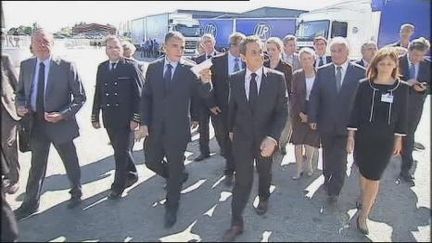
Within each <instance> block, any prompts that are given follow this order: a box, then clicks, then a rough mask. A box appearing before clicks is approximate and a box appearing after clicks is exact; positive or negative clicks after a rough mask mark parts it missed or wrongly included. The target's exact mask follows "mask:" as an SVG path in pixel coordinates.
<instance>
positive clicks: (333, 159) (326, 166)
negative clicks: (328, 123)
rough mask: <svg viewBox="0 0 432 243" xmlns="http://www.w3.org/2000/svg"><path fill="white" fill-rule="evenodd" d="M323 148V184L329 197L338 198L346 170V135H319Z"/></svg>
mask: <svg viewBox="0 0 432 243" xmlns="http://www.w3.org/2000/svg"><path fill="white" fill-rule="evenodd" d="M321 144H322V147H323V174H324V184H325V185H326V186H327V194H328V195H329V196H338V195H339V193H340V191H341V189H342V186H343V184H344V181H345V174H346V169H347V152H346V144H347V135H336V134H328V133H324V134H321Z"/></svg>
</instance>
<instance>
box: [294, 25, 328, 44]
mask: <svg viewBox="0 0 432 243" xmlns="http://www.w3.org/2000/svg"><path fill="white" fill-rule="evenodd" d="M329 24H330V21H329V20H318V21H307V22H300V24H299V27H298V30H297V40H299V41H312V40H313V39H314V37H316V36H320V35H322V36H324V37H325V38H327V37H328V31H329Z"/></svg>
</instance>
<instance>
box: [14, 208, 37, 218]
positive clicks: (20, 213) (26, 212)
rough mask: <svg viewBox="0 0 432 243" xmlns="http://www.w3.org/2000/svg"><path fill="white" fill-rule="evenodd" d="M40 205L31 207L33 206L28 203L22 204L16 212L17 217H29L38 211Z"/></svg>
mask: <svg viewBox="0 0 432 243" xmlns="http://www.w3.org/2000/svg"><path fill="white" fill-rule="evenodd" d="M38 208H39V207H38V206H36V207H31V206H26V205H21V206H20V207H19V208H17V209H16V210H15V211H14V213H15V218H16V219H17V220H21V219H24V218H27V217H28V216H30V215H32V214H34V213H36V212H37V211H38Z"/></svg>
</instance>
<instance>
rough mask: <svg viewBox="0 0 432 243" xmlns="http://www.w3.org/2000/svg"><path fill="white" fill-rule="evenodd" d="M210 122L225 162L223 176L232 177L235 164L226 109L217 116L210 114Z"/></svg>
mask: <svg viewBox="0 0 432 243" xmlns="http://www.w3.org/2000/svg"><path fill="white" fill-rule="evenodd" d="M211 121H212V125H213V128H214V132H215V137H216V141H217V142H218V144H219V147H220V149H221V151H222V152H223V156H224V158H225V161H226V162H225V170H224V174H225V175H233V174H234V170H235V164H234V159H233V154H232V142H231V139H230V138H229V131H228V114H227V109H222V112H221V113H219V114H218V115H215V114H213V113H211Z"/></svg>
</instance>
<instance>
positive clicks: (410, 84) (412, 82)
mask: <svg viewBox="0 0 432 243" xmlns="http://www.w3.org/2000/svg"><path fill="white" fill-rule="evenodd" d="M407 83H408V85H409V86H414V85H416V84H418V83H419V81H417V80H415V79H413V78H412V79H409V80H408V81H407Z"/></svg>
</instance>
